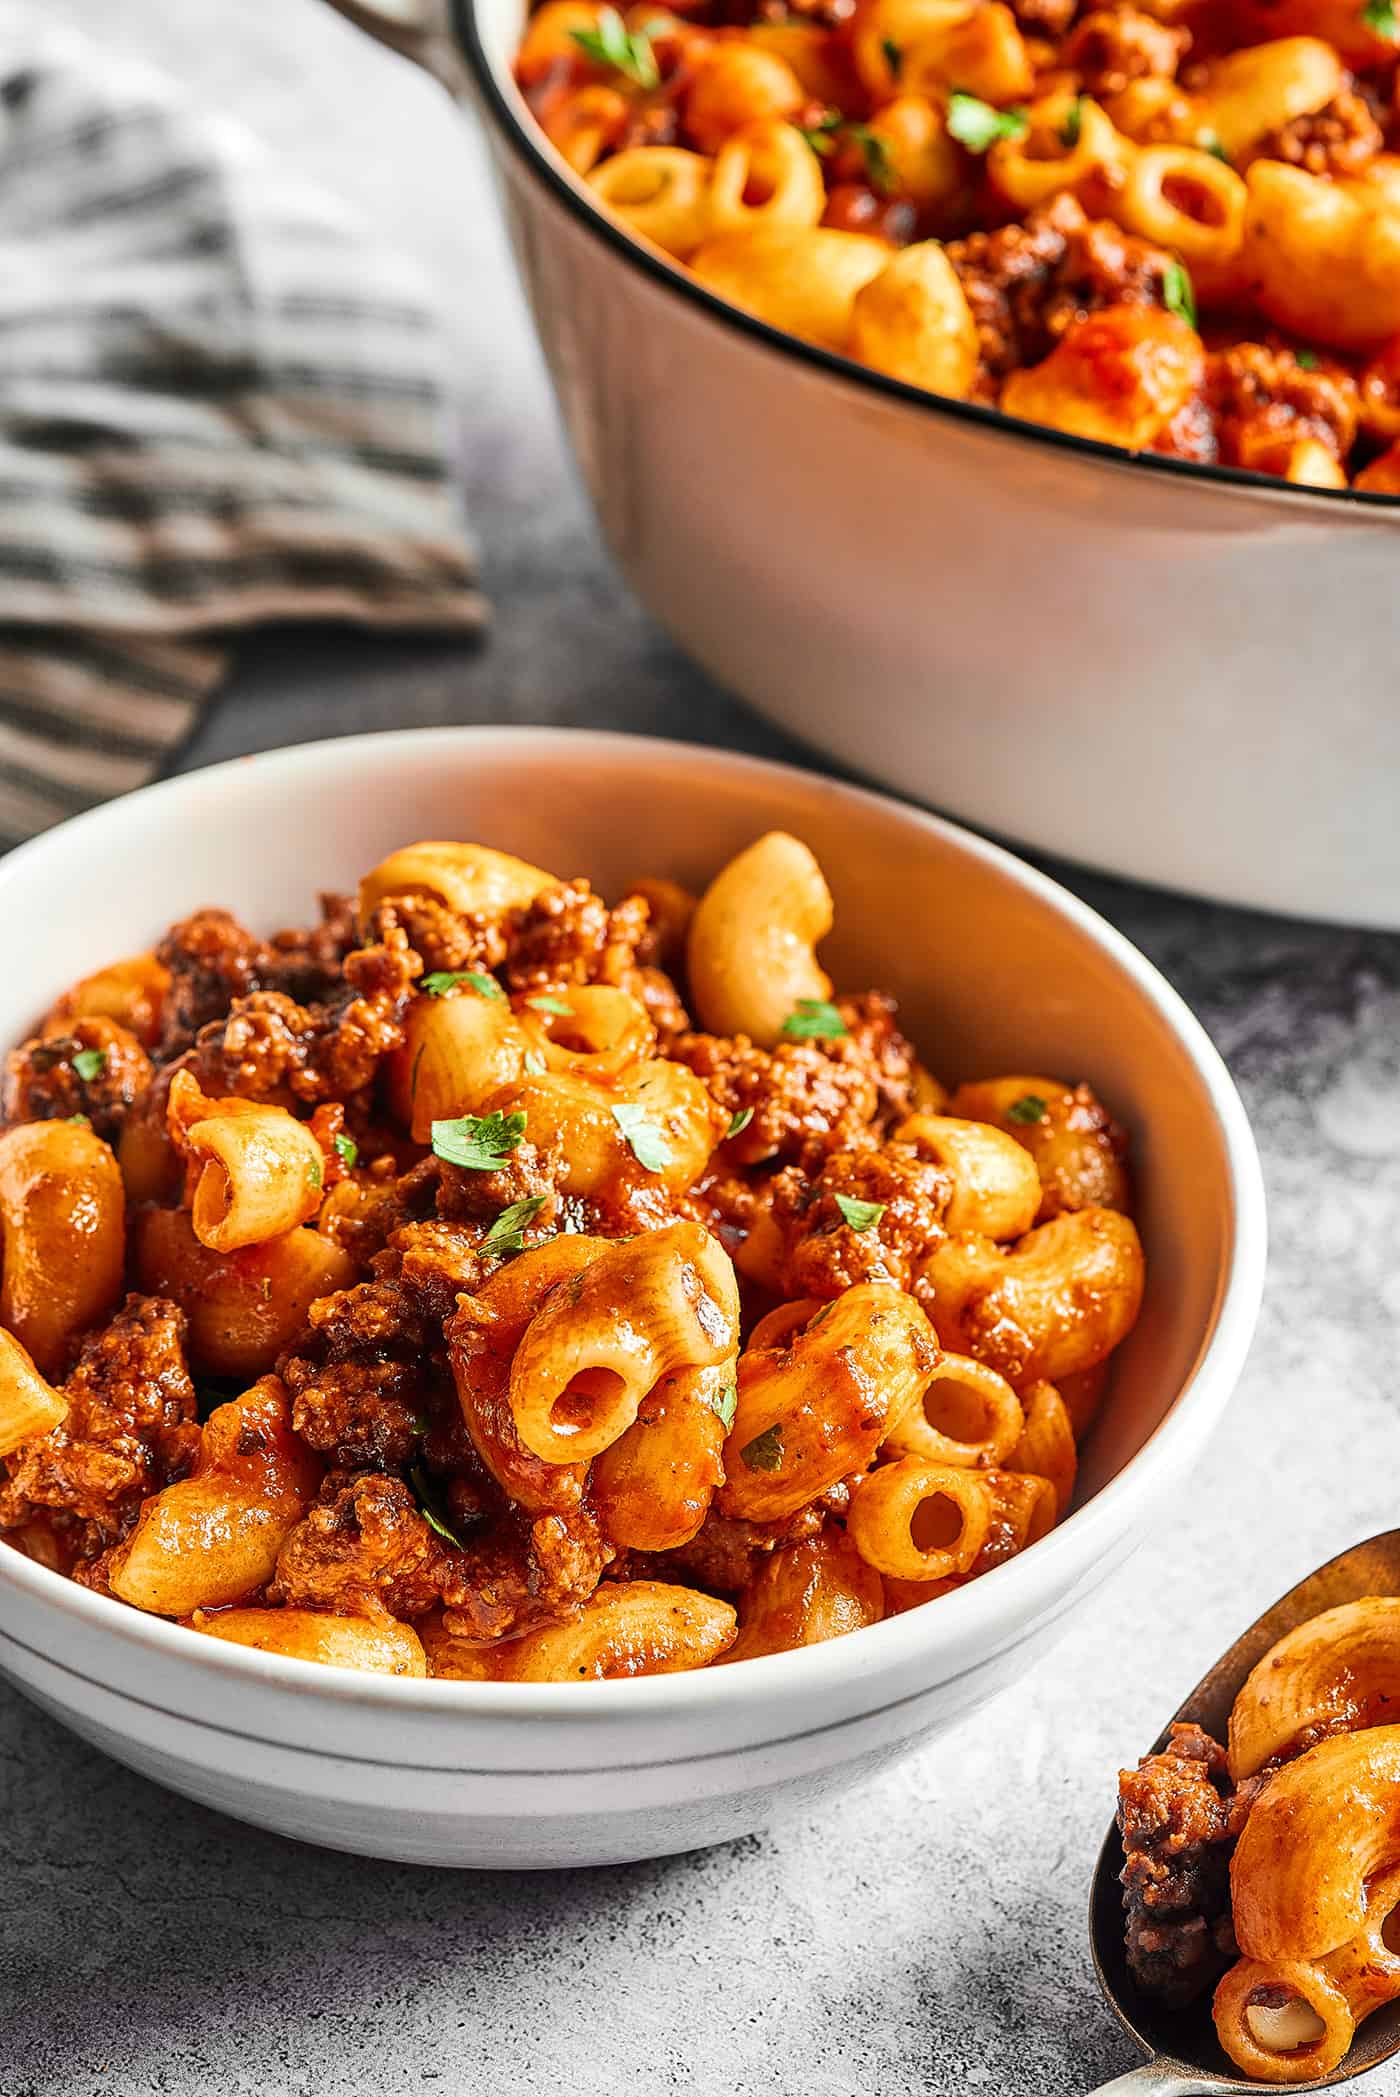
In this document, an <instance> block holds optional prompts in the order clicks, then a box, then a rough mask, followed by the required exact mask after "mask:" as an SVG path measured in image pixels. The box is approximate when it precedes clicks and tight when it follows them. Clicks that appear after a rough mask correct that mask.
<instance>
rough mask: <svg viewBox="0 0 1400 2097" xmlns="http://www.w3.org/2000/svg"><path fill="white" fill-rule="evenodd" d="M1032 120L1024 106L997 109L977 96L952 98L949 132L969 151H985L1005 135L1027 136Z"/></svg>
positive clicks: (1010, 136) (950, 100)
mask: <svg viewBox="0 0 1400 2097" xmlns="http://www.w3.org/2000/svg"><path fill="white" fill-rule="evenodd" d="M1029 123H1030V118H1029V117H1028V116H1027V115H1026V112H1025V110H1024V109H994V108H993V107H992V105H991V103H990V102H984V101H982V100H981V98H980V97H979V96H977V95H963V94H955V95H950V96H949V97H948V135H949V137H950V138H955V139H956V140H957V142H958V144H959V145H960V146H966V148H967V150H968V152H969V153H985V152H986V151H987V149H988V147H989V146H994V145H995V144H996V143H997V140H998V139H1001V138H1024V137H1025V134H1026V130H1027V127H1028V125H1029Z"/></svg>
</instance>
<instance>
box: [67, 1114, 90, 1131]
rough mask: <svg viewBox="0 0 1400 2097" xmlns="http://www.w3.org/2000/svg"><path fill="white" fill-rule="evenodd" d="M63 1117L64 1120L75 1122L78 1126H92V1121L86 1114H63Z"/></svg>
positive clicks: (86, 1127)
mask: <svg viewBox="0 0 1400 2097" xmlns="http://www.w3.org/2000/svg"><path fill="white" fill-rule="evenodd" d="M63 1118H64V1120H65V1121H72V1122H76V1123H77V1125H78V1127H79V1128H83V1129H90V1128H91V1127H92V1123H91V1121H89V1119H88V1117H87V1115H86V1114H65V1116H64V1117H63Z"/></svg>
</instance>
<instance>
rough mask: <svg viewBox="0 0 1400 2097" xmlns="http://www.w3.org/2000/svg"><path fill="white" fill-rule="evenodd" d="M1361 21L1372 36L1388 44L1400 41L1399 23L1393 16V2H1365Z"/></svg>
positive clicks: (1389, 0)
mask: <svg viewBox="0 0 1400 2097" xmlns="http://www.w3.org/2000/svg"><path fill="white" fill-rule="evenodd" d="M1361 19H1362V21H1363V22H1364V23H1365V24H1366V27H1367V28H1368V29H1369V30H1370V31H1371V32H1372V34H1373V35H1374V36H1381V37H1384V38H1385V41H1386V42H1387V43H1388V44H1393V43H1395V42H1396V41H1397V39H1400V21H1397V19H1396V15H1395V0H1366V5H1365V6H1364V7H1363V8H1362V10H1361Z"/></svg>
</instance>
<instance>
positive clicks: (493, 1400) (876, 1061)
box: [0, 0, 1302, 1695]
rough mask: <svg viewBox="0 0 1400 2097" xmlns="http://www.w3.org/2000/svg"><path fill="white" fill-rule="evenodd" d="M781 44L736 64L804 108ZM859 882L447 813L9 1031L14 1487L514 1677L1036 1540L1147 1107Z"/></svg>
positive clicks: (763, 1644)
mask: <svg viewBox="0 0 1400 2097" xmlns="http://www.w3.org/2000/svg"><path fill="white" fill-rule="evenodd" d="M561 4H564V0H561ZM565 14H566V21H565V24H564V33H566V34H567V33H568V32H567V24H568V23H569V22H573V23H575V24H577V22H578V21H580V20H586V19H588V17H587V12H586V10H584V11H583V12H582V13H581V12H580V8H579V7H578V6H577V5H575V0H567V5H566V7H565ZM932 23H933V16H932V15H931V14H930V15H928V16H926V17H925V18H924V27H925V29H926V30H927V31H928V35H929V37H930V38H932V36H933V28H932V27H930V24H932ZM541 24H544V18H543V17H540V18H537V28H538V27H539V26H540V25H541ZM544 26H545V27H547V26H548V25H547V24H544ZM556 26H558V25H557V24H556ZM785 48H787V49H789V50H791V52H792V58H793V62H794V63H795V62H796V60H798V59H800V58H801V56H802V52H801V50H800V49H798V48H796V47H792V46H787V47H785ZM772 57H773V60H774V64H773V65H764V66H761V67H759V68H757V69H754V68H752V67H745V66H741V67H739V68H738V69H737V70H732V71H725V72H723V73H717V74H716V75H715V77H714V78H712V79H711V81H710V84H709V88H708V90H707V93H708V97H709V99H708V102H707V104H706V107H707V109H708V118H707V121H708V123H709V124H710V125H711V126H713V127H719V126H720V125H721V124H722V123H723V122H726V121H727V120H728V114H729V113H734V114H735V115H736V116H737V115H738V113H739V112H740V109H741V105H742V116H743V121H742V122H737V121H736V122H735V124H734V125H733V127H732V135H733V136H734V137H736V138H739V139H740V140H741V141H747V147H751V148H753V150H754V151H755V152H756V153H758V154H759V155H760V157H761V155H762V154H763V153H766V152H768V151H769V149H770V147H771V144H772V136H771V133H772V127H773V126H775V125H781V124H782V123H783V122H784V121H785V119H784V118H783V117H782V116H781V115H780V114H779V113H777V111H776V109H769V110H767V111H766V112H765V111H764V110H763V109H762V108H761V107H758V106H755V105H758V104H761V103H762V102H763V99H764V97H765V96H768V97H769V98H770V99H771V98H773V97H775V96H776V97H777V98H778V100H781V96H780V95H779V93H778V91H779V89H780V87H781V86H782V79H783V71H784V70H785V69H786V68H787V66H788V64H789V59H788V58H787V57H785V56H784V52H783V50H782V49H779V48H777V47H775V48H774V51H773V53H772ZM929 62H930V63H932V60H931V59H930V61H929ZM988 62H989V63H990V58H989V60H988ZM775 68H776V69H775ZM746 149H747V148H746ZM806 150H807V149H806V147H805V146H804V147H803V151H804V152H805V151H806ZM755 164H757V163H755ZM765 165H766V163H765ZM776 165H777V163H776V162H775V163H774V166H775V167H776ZM911 253H912V251H911ZM833 915H834V903H833V899H832V895H831V891H830V889H829V887H828V885H827V883H826V880H825V878H824V876H823V874H822V871H821V868H820V866H819V865H818V863H817V861H816V859H815V858H814V856H813V855H812V853H811V852H810V850H809V849H808V848H807V846H806V845H804V844H803V843H802V842H801V841H800V840H799V839H797V838H794V837H789V836H786V835H785V834H782V833H776V832H775V833H770V834H768V835H767V836H764V837H760V838H758V839H756V840H754V841H753V842H752V843H750V844H748V845H747V846H746V847H745V849H744V850H742V851H740V852H739V853H738V854H737V855H736V857H735V858H733V859H732V860H731V861H730V862H729V863H728V864H727V865H726V866H723V867H720V868H718V869H716V871H715V875H714V878H713V880H712V881H711V882H710V884H709V886H708V887H707V888H706V889H705V892H704V893H703V894H702V895H700V896H698V897H696V896H692V895H689V894H688V893H687V892H686V891H684V890H682V889H680V888H678V887H677V886H676V885H675V884H674V883H672V882H667V881H660V880H646V881H642V882H640V883H639V884H638V885H637V886H636V887H635V888H634V889H632V890H631V891H629V893H627V894H626V895H624V896H623V897H622V898H621V899H620V900H619V901H618V902H617V903H616V904H615V905H612V906H609V905H608V904H607V903H606V902H604V901H603V899H602V898H601V897H599V896H597V895H595V894H594V893H593V891H592V889H591V888H590V887H589V885H588V883H587V882H585V881H569V880H555V879H554V878H553V876H551V875H549V874H547V873H545V872H543V871H542V870H541V869H540V868H538V867H534V866H531V865H528V864H527V863H525V862H523V861H521V860H518V859H515V858H512V857H511V856H510V855H508V854H505V853H501V852H497V851H495V850H493V849H491V848H488V847H486V846H480V845H475V844H467V843H454V842H452V841H443V840H435V841H430V842H428V843H424V844H418V845H409V846H406V847H405V848H404V849H403V850H402V851H399V852H396V853H394V854H392V855H391V856H390V857H389V858H388V859H386V860H384V861H383V862H382V863H381V864H380V865H379V866H378V867H376V868H375V869H374V870H373V871H372V872H371V873H370V874H368V875H367V876H366V878H365V880H364V882H363V883H362V884H361V887H360V890H359V893H358V896H356V897H354V898H350V897H345V898H338V899H336V898H329V899H327V901H326V904H325V917H324V921H323V922H322V923H321V924H320V925H319V926H317V927H315V928H314V929H313V930H311V931H309V932H285V933H279V934H278V935H277V936H276V937H275V938H274V939H272V940H265V939H262V938H261V937H259V936H257V935H256V934H254V933H252V932H249V931H247V930H246V929H245V928H244V927H243V926H241V925H239V924H238V923H237V921H236V920H235V919H233V918H232V917H230V916H228V915H227V914H226V913H225V912H222V911H218V910H205V911H199V912H196V913H195V915H194V916H193V917H191V918H187V919H184V920H182V921H181V922H180V923H179V924H177V925H174V926H172V927H171V928H170V930H169V931H168V932H167V934H166V936H165V937H164V939H163V940H161V941H160V943H159V946H158V947H157V949H156V950H155V952H154V953H152V954H149V955H145V956H141V957H139V958H138V960H136V961H127V962H120V963H117V964H114V965H113V967H112V968H110V969H107V970H102V971H98V972H97V973H96V974H93V975H90V976H89V977H87V978H85V979H84V981H83V983H81V984H79V985H77V986H75V988H74V989H73V990H72V991H70V992H68V993H67V994H66V995H65V996H64V997H63V998H61V999H60V1000H59V1001H58V1003H57V1004H56V1005H55V1007H54V1008H53V1010H52V1011H51V1012H50V1013H49V1014H48V1015H47V1017H46V1018H45V1020H44V1021H43V1022H42V1024H41V1026H40V1028H39V1030H38V1032H37V1033H36V1034H35V1036H34V1037H33V1039H31V1040H29V1041H27V1042H24V1043H22V1044H21V1045H20V1046H18V1047H17V1048H15V1049H14V1050H13V1051H12V1052H11V1054H10V1056H9V1059H8V1063H7V1066H6V1073H5V1083H4V1092H3V1097H4V1103H5V1114H6V1121H7V1125H6V1126H5V1127H4V1129H3V1130H0V1221H3V1225H4V1239H3V1268H2V1269H0V1307H3V1319H0V1534H3V1536H5V1537H6V1538H8V1540H9V1541H10V1542H11V1543H12V1544H13V1546H14V1547H15V1548H17V1549H20V1550H23V1551H24V1552H25V1553H26V1554H27V1555H29V1556H30V1557H31V1558H34V1559H37V1560H38V1561H40V1562H41V1563H43V1564H45V1565H47V1566H49V1567H50V1568H51V1569H53V1570H55V1571H59V1572H63V1573H67V1574H69V1575H71V1577H73V1578H74V1579H76V1580H79V1581H81V1582H82V1583H83V1584H84V1585H86V1586H88V1587H90V1588H92V1589H94V1590H96V1591H97V1592H99V1593H101V1594H104V1595H107V1596H110V1597H112V1598H113V1599H115V1600H116V1601H119V1602H122V1603H124V1604H126V1605H127V1606H129V1607H132V1608H136V1609H140V1610H144V1611H146V1612H148V1613H149V1614H151V1615H155V1616H159V1617H163V1618H165V1619H166V1620H167V1621H169V1622H172V1623H174V1624H177V1625H180V1626H182V1627H184V1628H186V1629H187V1630H188V1631H189V1632H190V1633H191V1634H192V1635H197V1636H201V1637H209V1638H218V1639H222V1640H225V1641H227V1642H230V1643H233V1644H238V1645H243V1646H247V1647H251V1648H254V1649H256V1650H257V1651H259V1652H262V1653H264V1654H269V1655H272V1656H281V1657H282V1658H292V1659H300V1660H314V1661H318V1662H320V1663H322V1664H324V1665H329V1666H338V1667H349V1668H359V1669H362V1670H366V1671H369V1672H372V1673H388V1674H394V1675H403V1676H421V1675H423V1674H425V1673H426V1674H428V1675H436V1676H440V1677H442V1678H444V1679H448V1680H453V1681H466V1682H479V1683H492V1682H540V1681H550V1682H580V1681H597V1680H603V1679H616V1678H622V1677H627V1676H633V1675H645V1674H659V1673H666V1672H670V1671H673V1670H676V1669H685V1668H696V1667H706V1666H711V1665H716V1664H724V1665H732V1664H736V1663H738V1662H740V1661H742V1660H744V1659H748V1658H753V1657H757V1656H759V1655H764V1654H771V1653H775V1652H780V1651H784V1650H790V1649H795V1648H797V1647H801V1646H806V1645H811V1644H815V1643H818V1642H820V1641H823V1640H826V1639H831V1638H835V1637H838V1636H843V1635H845V1634H846V1633H849V1632H852V1631H856V1630H860V1629H863V1628H865V1627H867V1626H869V1625H872V1624H876V1623H878V1622H879V1621H880V1619H881V1618H882V1617H885V1616H893V1615H897V1614H899V1613H900V1612H902V1611H905V1610H908V1609H912V1608H915V1607H918V1606H921V1605H923V1604H924V1603H925V1602H929V1601H932V1600H934V1599H936V1598H937V1597H939V1596H941V1595H945V1594H947V1593H949V1592H950V1591H952V1590H954V1589H956V1588H958V1587H960V1586H962V1585H964V1584H965V1583H966V1582H967V1581H969V1580H973V1579H978V1578H981V1577H983V1576H984V1575H986V1574H989V1573H991V1572H993V1571H994V1570H995V1568H996V1567H998V1566H999V1565H1002V1564H1004V1563H1005V1562H1006V1561H1007V1560H1008V1559H1010V1558H1013V1557H1015V1556H1016V1555H1017V1554H1018V1553H1020V1552H1021V1551H1024V1550H1026V1549H1028V1548H1030V1547H1032V1546H1033V1545H1034V1544H1035V1542H1036V1541H1037V1539H1038V1538H1039V1537H1041V1536H1043V1535H1044V1533H1045V1531H1046V1530H1047V1529H1048V1528H1049V1527H1050V1526H1051V1524H1052V1523H1053V1522H1054V1521H1055V1520H1056V1519H1057V1518H1059V1517H1061V1516H1063V1515H1064V1514H1065V1513H1067V1512H1068V1509H1069V1505H1070V1501H1071V1497H1072V1494H1073V1490H1074V1478H1075V1467H1076V1441H1077V1437H1078V1436H1079V1434H1080V1433H1081V1432H1083V1431H1086V1429H1087V1427H1088V1424H1089V1422H1090V1421H1091V1420H1092V1416H1093V1412H1094V1410H1095V1408H1096V1406H1097V1404H1098V1401H1099V1398H1100V1395H1101V1392H1102V1387H1103V1384H1104V1381H1105V1378H1106V1376H1107V1374H1108V1364H1109V1361H1110V1358H1111V1356H1112V1353H1113V1351H1114V1350H1115V1348H1116V1347H1117V1346H1118V1344H1119V1343H1120V1342H1121V1341H1122V1340H1123V1339H1124V1338H1125V1337H1126V1335H1127V1333H1128V1332H1129V1330H1130V1328H1131V1326H1132V1323H1133V1320H1134V1318H1135V1316H1136V1314H1137V1306H1138V1301H1139V1297H1140V1294H1141V1289H1142V1273H1143V1270H1142V1253H1141V1248H1140V1247H1139V1245H1138V1241H1137V1234H1136V1231H1135V1230H1134V1227H1133V1224H1132V1222H1131V1220H1130V1218H1129V1216H1128V1213H1127V1208H1128V1198H1127V1197H1128V1184H1127V1177H1126V1170H1125V1165H1124V1148H1125V1139H1124V1136H1123V1134H1122V1132H1121V1131H1120V1130H1119V1129H1118V1128H1117V1127H1116V1125H1115V1124H1114V1123H1113V1121H1112V1120H1111V1118H1110V1116H1109V1114H1108V1112H1107V1110H1106V1109H1105V1108H1104V1107H1103V1106H1102V1105H1101V1103H1100V1102H1099V1101H1098V1099H1097V1098H1096V1097H1095V1095H1094V1093H1093V1092H1092V1090H1091V1089H1090V1087H1089V1086H1088V1084H1087V1083H1083V1082H1078V1078H1079V1074H1078V1073H1073V1074H1071V1076H1070V1079H1066V1078H1060V1079H1053V1078H1048V1077H1037V1078H1033V1079H1021V1078H997V1077H993V1078H981V1079H971V1078H969V1079H967V1080H966V1081H965V1082H964V1083H963V1084H962V1085H961V1086H959V1087H958V1088H957V1089H954V1090H950V1089H949V1088H948V1087H947V1086H945V1085H944V1084H942V1083H941V1082H940V1081H939V1080H938V1079H937V1078H935V1077H934V1076H933V1075H932V1073H931V1072H930V1071H929V1069H928V1068H927V1067H926V1066H925V1065H924V1064H923V1063H922V1062H921V1061H920V1060H919V1058H918V1056H917V1055H916V1053H915V1051H914V1049H913V1047H912V1045H911V1044H910V1042H909V1041H908V1040H907V1039H906V1038H905V1036H904V1035H903V1034H902V1033H901V1031H900V1029H899V1026H898V1024H897V1018H896V1010H895V1005H894V1001H893V1000H892V999H891V998H889V997H888V996H886V995H885V994H883V993H882V992H880V991H878V990H868V991H858V992H855V993H849V992H845V991H842V990H838V989H837V988H836V987H835V986H834V985H833V982H832V979H831V977H830V975H829V974H828V973H827V970H826V968H825V967H824V966H823V964H822V961H821V959H820V957H819V951H818V950H819V948H820V946H821V943H822V941H823V940H824V939H825V937H826V935H827V934H828V933H829V932H830V930H831V929H832V923H833ZM1028 1046H1029V1045H1028ZM1071 1079H1072V1080H1073V1082H1072V1081H1071ZM124 1283H129V1284H130V1285H131V1286H132V1287H133V1288H134V1290H135V1292H136V1293H133V1294H129V1295H127V1296H126V1297H125V1300H123V1297H122V1290H123V1285H124ZM1299 1694H1300V1695H1301V1694H1302V1692H1301V1691H1300V1692H1299Z"/></svg>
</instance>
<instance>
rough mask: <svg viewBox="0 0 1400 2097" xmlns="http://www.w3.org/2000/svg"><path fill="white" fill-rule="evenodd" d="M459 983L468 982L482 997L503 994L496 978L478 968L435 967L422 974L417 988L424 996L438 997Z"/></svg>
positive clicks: (495, 996)
mask: <svg viewBox="0 0 1400 2097" xmlns="http://www.w3.org/2000/svg"><path fill="white" fill-rule="evenodd" d="M459 983H470V984H471V987H472V989H473V990H475V991H478V992H479V993H480V994H481V996H482V997H484V998H503V997H504V996H505V992H504V991H503V990H502V988H501V986H500V984H499V983H498V982H497V981H496V978H495V977H494V976H488V975H485V974H483V972H482V970H481V969H479V968H435V969H434V970H433V972H432V974H431V975H430V976H424V978H423V980H422V982H421V983H420V984H419V985H418V988H419V989H420V990H421V991H422V993H423V995H424V997H429V998H440V997H441V996H442V994H443V992H444V991H447V990H455V989H456V988H457V985H458V984H459Z"/></svg>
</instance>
